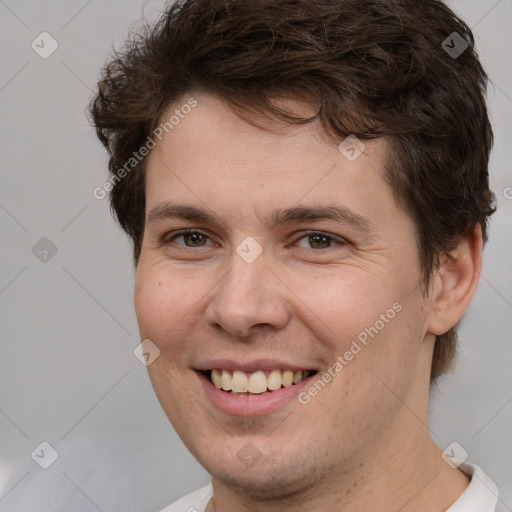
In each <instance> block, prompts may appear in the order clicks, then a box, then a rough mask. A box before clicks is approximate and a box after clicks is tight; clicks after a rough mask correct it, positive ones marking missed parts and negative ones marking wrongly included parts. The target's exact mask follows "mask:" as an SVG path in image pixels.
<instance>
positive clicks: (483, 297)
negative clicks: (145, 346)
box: [0, 0, 512, 512]
mask: <svg viewBox="0 0 512 512" xmlns="http://www.w3.org/2000/svg"><path fill="white" fill-rule="evenodd" d="M162 5H163V4H162V2H161V1H159V2H156V1H152V2H144V3H143V2H141V1H140V0H130V1H126V0H125V1H121V0H110V1H108V2H103V1H99V0H92V1H86V0H73V1H68V2H57V1H49V0H45V1H36V0H25V1H22V0H20V1H14V0H0V34H1V36H0V37H1V41H2V44H1V48H0V52H1V57H2V59H1V62H2V65H1V67H0V120H1V125H0V130H1V135H0V145H1V155H2V158H1V164H0V165H1V170H2V182H1V183H2V185H1V188H0V225H1V229H2V234H3V243H2V244H1V246H0V252H1V261H2V265H1V275H0V315H1V322H2V323H1V325H2V334H1V347H0V433H1V434H0V511H2V512H7V511H9V512H10V511H28V512H31V511H38V512H46V511H48V512H50V511H52V512H55V511H64V510H65V511H68V512H74V511H77V512H78V511H80V512H88V511H97V510H101V511H103V512H108V511H116V512H118V511H121V510H122V511H127V512H129V511H133V512H135V511H137V512H141V511H148V512H151V511H155V510H158V509H159V508H161V507H163V506H164V505H166V504H168V503H169V502H171V501H173V500H174V499H176V498H177V497H178V496H181V495H182V494H184V493H185V492H188V491H190V490H193V489H194V488H197V487H199V486H202V485H204V484H206V483H208V476H207V474H206V473H205V472H204V470H203V469H202V468H200V466H199V465H198V464H197V463H196V462H195V461H194V460H193V458H192V457H191V456H190V455H189V454H188V452H187V450H186V449H185V448H184V447H183V445H182V444H181V442H180V440H179V438H178V437H177V436H176V434H175V433H174V431H173V429H172V427H171V426H170V424H169V423H168V421H167V419H166V417H165V416H164V414H163V412H162V411H161V410H160V407H159V404H158V402H157V400H156V398H155V396H154V393H153V390H152V388H151V386H150V383H149V379H148V377H147V373H146V369H145V367H144V366H143V365H142V364H141V363H140V362H139V361H138V360H137V359H136V358H135V357H134V355H133V350H134V348H135V347H136V346H137V345H138V343H139V341H140V340H139V338H138V329H137V324H136V319H135V314H134V311H133V304H132V288H133V278H134V270H133V268H132V264H131V248H130V246H129V244H128V241H127V239H126V238H125V236H124V235H123V234H122V233H121V231H120V230H119V228H118V227H117V226H116V225H115V224H114V221H113V220H112V219H111V217H110V214H109V207H108V203H107V200H106V199H105V200H103V201H100V200H97V199H95V198H94V197H93V195H92V191H93V189H94V188H95V187H97V186H101V185H102V184H103V182H104V181H105V179H106V177H107V174H106V163H107V158H106V154H105V153H104V151H103V149H102V148H101V147H100V144H99V142H98V141H97V139H96V137H95V134H94V133H93V130H92V128H91V127H90V126H89V125H88V122H87V120H86V117H85V114H84V112H85V107H86V105H87V103H88V101H89V99H90V97H91V95H92V91H93V90H94V87H95V83H96V81H97V78H98V74H99V70H100V68H101V66H102V65H103V63H104V61H105V59H106V57H107V56H108V54H109V53H110V48H111V45H112V44H113V43H114V44H117V43H119V42H121V41H122V40H123V38H124V37H125V35H126V33H127V31H128V29H129V28H130V26H131V25H132V23H133V22H134V21H135V20H139V19H141V18H142V16H143V14H144V15H146V16H147V17H149V18H150V19H153V18H154V16H155V15H157V14H158V12H159V11H160V10H161V8H162ZM450 5H451V6H452V7H453V8H454V9H455V10H456V11H457V12H459V13H460V14H462V16H463V17H464V18H465V19H466V20H467V22H468V23H469V25H470V26H472V27H473V28H474V31H475V34H476V37H477V48H478V50H479V53H480V55H481V56H482V59H483V62H484V65H485V66H486V69H487V71H488V73H489V75H490V77H491V79H492V81H493V83H494V88H491V90H490V93H489V103H490V111H491V116H492V120H493V125H494V129H495V133H496V143H495V148H494V151H493V155H492V160H491V167H490V175H491V185H492V189H493V190H494V191H495V193H496V196H497V199H498V207H499V210H498V213H497V214H496V215H495V216H494V218H493V221H492V225H491V233H490V241H489V243H488V245H487V246H486V249H485V258H484V262H485V263H484V269H483V272H482V279H481V282H480V285H479V288H478V291H477V293H476V296H475V298H474V300H473V302H472V305H471V307H470V309H469V312H468V314H467V315H466V317H465V318H464V320H463V323H462V326H461V330H460V332H461V338H462V348H461V352H460V361H459V364H458V368H457V372H456V374H455V375H452V376H448V377H447V378H445V379H443V381H442V383H441V384H440V387H439V390H438V391H437V393H436V396H435V398H434V400H433V404H432V430H433V432H434V433H435V435H436V440H437V442H438V443H439V444H440V445H441V446H442V447H444V446H446V445H448V444H449V443H450V442H452V441H457V442H459V443H460V444H461V445H462V446H463V447H464V448H465V449H466V450H467V451H468V452H469V454H470V460H471V461H472V462H475V463H478V464H479V465H481V466H482V467H483V468H484V470H485V471H486V472H487V473H488V474H489V476H490V477H491V478H492V479H494V481H495V482H496V483H497V484H498V486H499V487H500V488H501V494H502V500H503V503H502V507H503V510H512V483H511V480H512V478H511V474H512V442H511V432H512V429H511V424H512V372H511V371H510V367H511V363H512V346H511V343H510V342H511V335H510V332H511V330H512V314H511V313H512V270H511V266H510V261H511V258H510V253H511V250H512V237H511V236H510V233H511V231H510V222H511V219H512V199H507V198H506V195H507V194H506V190H509V192H510V194H509V195H508V197H509V198H511V197H512V189H507V187H512V174H511V172H510V164H509V162H511V161H512V145H511V144H510V141H509V138H510V132H511V127H512V69H511V64H510V62H511V53H512V52H511V48H512V31H511V22H512V0H501V1H496V0H470V1H468V0H457V1H452V2H450ZM43 31H47V32H49V33H50V34H51V35H52V37H53V38H55V40H57V42H58V44H59V47H58V49H57V51H55V53H53V54H52V55H51V56H50V57H49V58H47V59H42V58H41V57H40V56H39V55H38V54H36V52H35V51H34V50H33V49H32V48H31V42H32V41H33V40H34V39H35V38H36V37H37V36H38V35H39V34H40V33H41V32H43ZM468 115H470V113H468ZM42 237H47V238H49V239H50V240H51V241H52V242H53V244H54V245H55V246H56V248H57V253H56V254H55V255H54V256H53V257H51V258H50V256H51V253H49V254H48V257H47V259H48V261H46V262H43V261H40V260H39V259H38V258H37V257H36V256H35V255H34V254H33V252H32V248H33V246H34V245H35V244H36V243H37V242H38V241H39V240H40V239H41V238H42ZM40 256H41V257H42V256H43V254H40ZM42 441H47V442H49V443H50V444H51V445H52V446H54V447H55V448H56V449H57V451H58V453H59V457H58V459H57V460H56V462H55V463H54V464H53V465H51V466H50V467H49V468H48V469H46V470H44V469H41V468H40V467H39V466H38V465H37V464H36V463H35V462H34V461H33V460H32V458H31V453H32V452H33V450H34V449H35V448H36V447H37V446H38V445H39V444H40V443H41V442H42Z"/></svg>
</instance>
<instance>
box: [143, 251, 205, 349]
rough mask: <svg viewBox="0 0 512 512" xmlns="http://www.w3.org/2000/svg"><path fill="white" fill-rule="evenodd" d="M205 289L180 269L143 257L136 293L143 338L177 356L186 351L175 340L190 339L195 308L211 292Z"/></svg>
mask: <svg viewBox="0 0 512 512" xmlns="http://www.w3.org/2000/svg"><path fill="white" fill-rule="evenodd" d="M202 288H203V287H202V286H200V284H199V283H198V282H197V280H196V279H194V278H193V277H190V276H189V277H184V278H180V277H179V273H177V272H176V270H174V269H170V268H165V267H164V266H163V265H161V264H159V263H158V262H152V261H149V260H148V259H143V258H141V260H140V262H139V265H138V268H137V276H136V280H135V292H134V305H135V312H136V316H137V322H138V324H139V330H140V336H141V338H142V339H144V338H149V339H150V340H151V341H153V342H154V343H155V344H156V345H157V346H159V348H160V349H161V350H162V352H163V351H164V350H165V352H166V353H172V355H173V356H176V354H177V353H179V352H181V351H183V347H182V346H180V343H176V342H175V341H173V340H185V339H186V338H187V336H186V334H185V333H186V331H187V329H190V326H189V325H188V323H189V322H191V320H192V313H193V311H192V309H193V308H194V306H195V307H197V305H198V301H199V300H200V297H201V296H203V295H204V293H205V291H206V290H207V288H206V289H205V290H204V291H203V292H201V289H202ZM183 344H184V341H183Z"/></svg>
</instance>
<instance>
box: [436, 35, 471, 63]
mask: <svg viewBox="0 0 512 512" xmlns="http://www.w3.org/2000/svg"><path fill="white" fill-rule="evenodd" d="M441 46H442V48H443V50H444V51H445V52H446V53H447V54H448V55H449V56H450V57H451V58H452V59H457V58H458V57H460V56H461V55H462V54H463V53H464V52H465V51H466V49H467V47H468V46H469V43H468V42H467V41H466V40H465V39H464V38H463V37H462V36H461V35H460V34H459V33H458V32H452V33H451V34H450V35H449V36H448V37H447V38H446V39H445V40H444V41H443V43H442V44H441Z"/></svg>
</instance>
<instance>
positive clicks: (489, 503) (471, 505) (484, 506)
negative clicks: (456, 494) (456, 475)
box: [446, 463, 499, 512]
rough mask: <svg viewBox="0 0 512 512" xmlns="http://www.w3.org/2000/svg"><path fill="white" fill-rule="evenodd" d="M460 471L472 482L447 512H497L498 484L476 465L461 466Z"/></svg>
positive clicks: (466, 464)
mask: <svg viewBox="0 0 512 512" xmlns="http://www.w3.org/2000/svg"><path fill="white" fill-rule="evenodd" d="M460 469H461V470H462V471H464V473H466V474H467V475H468V476H469V477H470V478H471V481H470V483H469V486H468V487H467V489H466V490H465V491H464V493H463V494H462V495H461V496H460V498H459V499H458V500H457V501H456V502H455V503H454V504H453V505H452V506H451V507H450V508H449V509H448V510H447V511H446V512H495V510H496V504H497V502H498V494H499V493H498V488H497V487H496V484H495V483H494V482H493V481H492V480H491V479H490V478H489V477H488V476H487V475H486V474H485V473H484V472H483V471H482V469H481V468H480V467H479V466H477V465H476V464H469V463H465V464H461V465H460Z"/></svg>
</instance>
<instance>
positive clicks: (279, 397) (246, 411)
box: [196, 372, 316, 416]
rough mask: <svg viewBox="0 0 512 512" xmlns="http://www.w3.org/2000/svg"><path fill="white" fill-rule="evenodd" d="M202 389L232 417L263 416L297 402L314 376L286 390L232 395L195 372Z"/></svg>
mask: <svg viewBox="0 0 512 512" xmlns="http://www.w3.org/2000/svg"><path fill="white" fill-rule="evenodd" d="M196 374H197V375H198V377H199V380H200V381H201V384H202V385H203V387H204V390H205V393H206V396H207V397H208V398H209V399H210V401H211V402H212V403H213V405H214V406H215V407H217V409H220V410H221V411H222V412H224V413H226V414H231V415H233V416H264V415H266V414H270V413H272V412H274V411H277V410H278V409H280V408H281V407H283V406H284V405H285V404H287V403H289V402H291V401H292V400H294V399H295V400H297V403H298V402H299V400H298V398H297V395H298V394H299V393H300V392H301V390H302V389H303V388H305V387H306V386H307V385H308V383H309V381H310V379H312V378H313V377H315V376H316V374H315V375H311V376H310V377H308V378H307V379H304V380H302V381H300V382H299V383H298V384H294V385H293V386H290V387H288V388H280V389H278V390H276V391H271V392H266V393H261V394H259V395H256V394H254V395H232V394H231V393H226V392H225V391H222V390H221V389H217V388H216V387H215V386H214V385H213V384H212V383H211V382H210V379H209V378H208V377H206V375H203V374H202V373H200V372H196Z"/></svg>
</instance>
